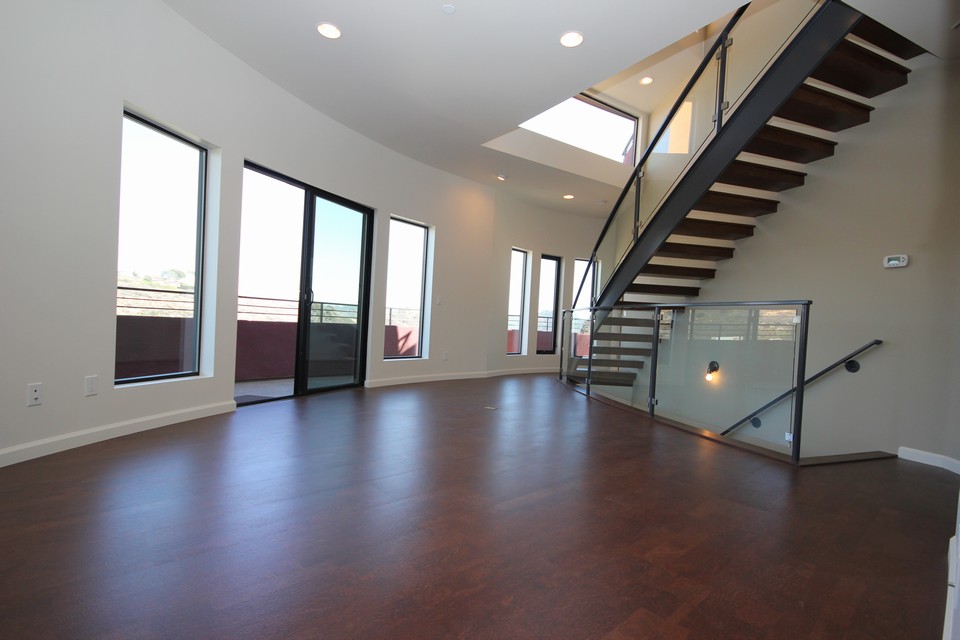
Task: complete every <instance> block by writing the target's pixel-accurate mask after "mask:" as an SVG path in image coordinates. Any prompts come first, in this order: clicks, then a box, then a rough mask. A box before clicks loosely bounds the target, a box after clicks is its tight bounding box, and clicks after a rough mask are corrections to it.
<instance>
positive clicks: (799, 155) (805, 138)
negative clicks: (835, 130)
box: [743, 124, 837, 164]
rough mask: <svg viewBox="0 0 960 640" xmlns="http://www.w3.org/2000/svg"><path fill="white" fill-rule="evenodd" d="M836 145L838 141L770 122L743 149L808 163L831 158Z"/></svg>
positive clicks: (769, 156) (771, 156) (767, 155)
mask: <svg viewBox="0 0 960 640" xmlns="http://www.w3.org/2000/svg"><path fill="white" fill-rule="evenodd" d="M836 146H837V143H836V142H834V141H833V140H824V139H823V138H817V137H816V136H810V135H807V134H805V133H797V132H796V131H790V130H789V129H784V128H782V127H774V126H771V125H769V124H768V125H765V126H764V127H763V129H761V130H760V133H758V134H757V135H756V136H754V138H753V140H751V141H750V142H748V143H747V146H745V147H744V148H743V150H744V151H747V152H749V153H755V154H757V155H759V156H766V157H768V158H778V159H780V160H789V161H790V162H799V163H801V164H807V163H808V162H814V161H816V160H822V159H824V158H829V157H830V156H832V155H833V149H834V147H836Z"/></svg>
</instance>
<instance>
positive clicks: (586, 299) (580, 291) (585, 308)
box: [570, 259, 593, 356]
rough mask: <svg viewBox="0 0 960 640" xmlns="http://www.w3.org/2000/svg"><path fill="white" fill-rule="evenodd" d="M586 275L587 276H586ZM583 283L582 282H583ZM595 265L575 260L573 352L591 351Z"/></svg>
mask: <svg viewBox="0 0 960 640" xmlns="http://www.w3.org/2000/svg"><path fill="white" fill-rule="evenodd" d="M584 276H586V278H584ZM581 283H582V284H581ZM592 296H593V265H592V264H590V261H589V260H580V259H577V260H574V261H573V298H572V299H573V308H574V309H575V311H574V312H573V315H572V317H571V318H570V331H571V333H572V334H573V336H572V338H571V339H572V341H573V342H572V343H571V344H572V346H571V353H572V354H573V355H575V356H586V355H588V354H589V353H590V307H591V306H592V305H593V297H592Z"/></svg>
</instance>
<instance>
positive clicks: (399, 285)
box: [383, 218, 429, 358]
mask: <svg viewBox="0 0 960 640" xmlns="http://www.w3.org/2000/svg"><path fill="white" fill-rule="evenodd" d="M428 235H429V234H428V229H427V228H426V227H425V226H423V225H421V224H416V223H414V222H407V221H405V220H399V219H397V218H391V219H390V244H389V248H388V254H387V309H386V323H385V324H386V326H385V327H384V340H383V357H384V358H420V357H422V355H423V350H422V347H421V345H422V344H423V326H424V320H425V316H424V304H423V302H424V299H425V295H424V291H425V289H426V275H427V237H428Z"/></svg>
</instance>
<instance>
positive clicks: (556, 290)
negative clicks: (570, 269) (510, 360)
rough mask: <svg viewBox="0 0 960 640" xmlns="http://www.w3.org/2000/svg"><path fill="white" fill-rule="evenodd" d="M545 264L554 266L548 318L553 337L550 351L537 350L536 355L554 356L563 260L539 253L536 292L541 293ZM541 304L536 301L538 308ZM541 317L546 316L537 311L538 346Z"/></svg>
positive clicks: (541, 302) (540, 301)
mask: <svg viewBox="0 0 960 640" xmlns="http://www.w3.org/2000/svg"><path fill="white" fill-rule="evenodd" d="M545 262H553V263H554V265H555V266H554V269H553V307H552V313H551V316H550V321H551V333H552V334H553V337H552V338H551V347H550V349H549V350H548V349H537V354H538V355H555V354H556V353H557V320H558V317H559V309H560V287H561V284H560V280H561V277H560V276H561V274H562V273H563V271H562V264H563V259H562V258H561V257H560V256H552V255H549V254H546V253H541V254H540V283H539V284H540V287H539V289H538V292H540V291H542V289H543V266H544V263H545ZM542 304H543V301H542V300H538V306H540V305H542ZM541 317H544V318H545V317H547V316H541V315H540V311H539V310H538V311H537V333H538V340H537V344H538V345H539V342H540V341H539V332H540V318H541Z"/></svg>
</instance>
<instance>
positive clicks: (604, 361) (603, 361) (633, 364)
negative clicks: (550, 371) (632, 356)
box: [571, 358, 646, 371]
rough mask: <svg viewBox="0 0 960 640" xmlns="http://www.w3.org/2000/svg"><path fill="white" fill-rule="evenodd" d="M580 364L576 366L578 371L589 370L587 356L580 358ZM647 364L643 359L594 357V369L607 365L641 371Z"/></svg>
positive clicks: (607, 366) (612, 367) (608, 366)
mask: <svg viewBox="0 0 960 640" xmlns="http://www.w3.org/2000/svg"><path fill="white" fill-rule="evenodd" d="M578 360H579V364H578V365H577V366H576V367H575V368H574V367H571V369H574V370H576V371H586V370H587V361H586V359H585V358H579V359H578ZM644 364H646V362H645V361H643V360H624V359H622V358H609V359H608V358H594V359H593V369H594V370H596V369H597V367H606V368H610V369H635V370H637V371H639V370H640V369H643V365H644Z"/></svg>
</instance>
